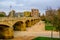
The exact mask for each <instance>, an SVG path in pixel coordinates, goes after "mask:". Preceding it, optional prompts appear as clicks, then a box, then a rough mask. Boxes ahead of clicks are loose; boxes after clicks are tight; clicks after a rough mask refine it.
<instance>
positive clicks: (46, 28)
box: [45, 26, 56, 30]
mask: <svg viewBox="0 0 60 40" xmlns="http://www.w3.org/2000/svg"><path fill="white" fill-rule="evenodd" d="M45 30H56V28H55V27H53V26H45Z"/></svg>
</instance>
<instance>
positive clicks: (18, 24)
mask: <svg viewBox="0 0 60 40" xmlns="http://www.w3.org/2000/svg"><path fill="white" fill-rule="evenodd" d="M22 27H23V22H22V21H18V22H16V23H15V24H14V25H13V28H14V31H21V29H22Z"/></svg>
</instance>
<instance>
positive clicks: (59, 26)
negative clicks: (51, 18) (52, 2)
mask: <svg viewBox="0 0 60 40" xmlns="http://www.w3.org/2000/svg"><path fill="white" fill-rule="evenodd" d="M56 20H57V30H58V31H59V38H60V8H58V10H57V19H56Z"/></svg>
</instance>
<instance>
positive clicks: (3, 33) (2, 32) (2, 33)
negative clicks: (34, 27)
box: [0, 24, 13, 39]
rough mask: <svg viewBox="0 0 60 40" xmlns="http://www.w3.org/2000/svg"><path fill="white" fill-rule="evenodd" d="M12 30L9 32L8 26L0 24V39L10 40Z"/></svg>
mask: <svg viewBox="0 0 60 40" xmlns="http://www.w3.org/2000/svg"><path fill="white" fill-rule="evenodd" d="M12 34H13V30H11V28H10V26H8V25H4V24H0V39H4V38H12V37H13V35H12Z"/></svg>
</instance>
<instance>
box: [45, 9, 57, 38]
mask: <svg viewBox="0 0 60 40" xmlns="http://www.w3.org/2000/svg"><path fill="white" fill-rule="evenodd" d="M55 12H56V11H55V10H53V9H52V8H50V9H48V10H47V11H46V17H45V18H46V20H47V21H48V22H49V23H51V24H52V25H53V27H56V25H55V24H56V22H55V21H56V17H55V16H56V14H55ZM53 31H54V30H53V29H52V30H51V38H52V37H53Z"/></svg>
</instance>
